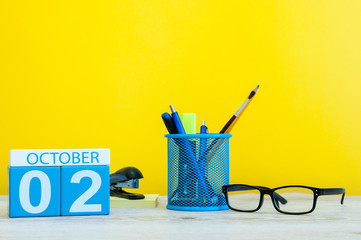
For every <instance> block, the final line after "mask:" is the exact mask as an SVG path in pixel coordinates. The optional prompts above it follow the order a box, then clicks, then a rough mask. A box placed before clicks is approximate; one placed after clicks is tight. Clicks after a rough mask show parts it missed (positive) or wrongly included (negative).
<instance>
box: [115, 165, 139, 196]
mask: <svg viewBox="0 0 361 240" xmlns="http://www.w3.org/2000/svg"><path fill="white" fill-rule="evenodd" d="M141 178H143V174H142V173H141V172H140V171H139V169H138V168H135V167H125V168H122V169H120V170H118V171H116V172H115V173H112V174H110V196H114V197H120V198H126V199H129V200H136V199H143V198H144V195H143V194H138V193H129V192H126V191H124V190H123V188H138V187H139V179H141Z"/></svg>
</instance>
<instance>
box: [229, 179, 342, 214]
mask: <svg viewBox="0 0 361 240" xmlns="http://www.w3.org/2000/svg"><path fill="white" fill-rule="evenodd" d="M237 186H238V187H247V188H254V189H257V190H259V192H260V201H259V204H258V207H257V208H256V209H254V210H239V209H235V208H232V206H230V204H229V200H228V190H229V188H230V187H237ZM291 187H298V188H306V189H310V190H312V191H313V205H312V208H311V210H309V211H306V212H285V211H282V210H281V209H280V208H279V206H277V205H279V203H278V202H279V201H280V202H281V203H283V204H285V202H284V201H286V203H287V200H285V199H284V198H283V197H282V196H280V195H279V194H277V193H275V191H277V190H279V189H283V188H291ZM222 192H223V194H224V196H225V198H226V202H227V205H228V207H229V208H230V209H232V210H234V211H237V212H256V211H258V210H259V209H260V208H261V207H262V205H263V200H264V195H269V196H270V197H271V199H272V203H273V206H274V208H275V209H276V210H277V211H278V212H280V213H283V214H289V215H301V214H308V213H311V212H313V211H314V210H315V208H316V204H317V199H318V197H319V196H325V195H339V194H342V198H341V204H343V201H344V198H345V189H344V188H315V187H309V186H303V185H287V186H282V187H277V188H268V187H262V186H252V185H246V184H230V185H224V186H222Z"/></svg>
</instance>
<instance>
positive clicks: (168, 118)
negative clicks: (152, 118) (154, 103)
mask: <svg viewBox="0 0 361 240" xmlns="http://www.w3.org/2000/svg"><path fill="white" fill-rule="evenodd" d="M162 119H163V122H164V124H165V126H166V128H167V130H168V132H169V133H170V134H177V133H178V132H177V129H176V127H175V125H174V122H173V119H172V117H171V116H170V115H169V113H167V112H165V113H163V114H162Z"/></svg>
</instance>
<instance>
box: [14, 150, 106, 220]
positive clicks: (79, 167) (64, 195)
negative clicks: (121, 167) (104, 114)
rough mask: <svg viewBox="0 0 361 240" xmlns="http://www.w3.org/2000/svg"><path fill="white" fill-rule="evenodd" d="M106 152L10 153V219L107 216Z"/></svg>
mask: <svg viewBox="0 0 361 240" xmlns="http://www.w3.org/2000/svg"><path fill="white" fill-rule="evenodd" d="M109 164H110V150H109V149H47V150H10V165H9V169H8V175H9V216H10V217H37V216H39V217H40V216H60V215H62V216H68V215H99V214H109V201H110V200H109Z"/></svg>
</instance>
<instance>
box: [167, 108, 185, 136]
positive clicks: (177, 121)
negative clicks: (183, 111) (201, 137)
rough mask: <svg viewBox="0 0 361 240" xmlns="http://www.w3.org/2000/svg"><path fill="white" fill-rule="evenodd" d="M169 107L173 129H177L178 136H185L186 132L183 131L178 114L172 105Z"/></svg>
mask: <svg viewBox="0 0 361 240" xmlns="http://www.w3.org/2000/svg"><path fill="white" fill-rule="evenodd" d="M169 107H170V110H171V111H172V118H173V122H174V125H175V128H176V129H177V132H178V133H179V134H186V131H185V130H184V127H183V124H182V121H181V120H180V118H179V115H178V113H177V112H176V111H175V110H174V107H173V105H170V106H169Z"/></svg>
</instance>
